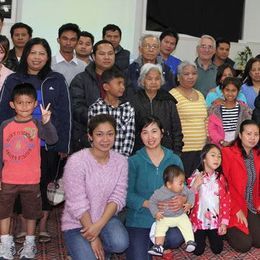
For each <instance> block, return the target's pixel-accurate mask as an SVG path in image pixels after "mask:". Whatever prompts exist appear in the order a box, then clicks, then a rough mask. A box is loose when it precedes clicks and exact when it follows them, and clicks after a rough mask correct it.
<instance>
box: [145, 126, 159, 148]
mask: <svg viewBox="0 0 260 260" xmlns="http://www.w3.org/2000/svg"><path fill="white" fill-rule="evenodd" d="M162 137H163V133H162V131H161V129H160V128H159V126H158V125H157V124H156V123H151V124H150V125H148V126H147V127H145V128H143V129H142V132H141V139H142V141H143V144H144V145H145V147H146V148H148V149H155V148H157V147H158V146H160V145H161V140H162Z"/></svg>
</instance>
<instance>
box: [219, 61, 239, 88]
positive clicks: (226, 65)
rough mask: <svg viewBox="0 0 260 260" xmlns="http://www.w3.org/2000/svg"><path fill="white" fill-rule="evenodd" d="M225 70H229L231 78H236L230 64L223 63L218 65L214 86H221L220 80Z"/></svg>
mask: <svg viewBox="0 0 260 260" xmlns="http://www.w3.org/2000/svg"><path fill="white" fill-rule="evenodd" d="M225 69H230V70H231V73H232V76H233V77H235V76H236V71H235V70H234V68H233V67H232V66H231V65H230V64H228V63H224V64H222V65H220V66H219V67H218V71H217V76H216V84H217V86H220V85H221V82H220V80H221V78H222V76H223V74H224V71H225Z"/></svg>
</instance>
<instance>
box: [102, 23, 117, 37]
mask: <svg viewBox="0 0 260 260" xmlns="http://www.w3.org/2000/svg"><path fill="white" fill-rule="evenodd" d="M107 31H113V32H114V31H118V32H119V35H120V38H121V36H122V32H121V29H120V28H119V27H118V26H117V25H115V24H108V25H106V26H105V27H104V28H103V29H102V37H103V38H104V37H105V35H106V32H107Z"/></svg>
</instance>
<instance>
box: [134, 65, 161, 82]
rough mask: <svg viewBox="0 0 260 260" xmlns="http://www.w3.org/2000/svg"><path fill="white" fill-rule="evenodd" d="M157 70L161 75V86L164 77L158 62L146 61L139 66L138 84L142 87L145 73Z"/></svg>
mask: <svg viewBox="0 0 260 260" xmlns="http://www.w3.org/2000/svg"><path fill="white" fill-rule="evenodd" d="M151 70H155V71H158V72H159V74H160V76H161V86H162V85H163V84H164V83H165V79H164V76H163V71H162V66H161V65H160V64H153V63H146V64H144V65H143V66H142V67H141V72H140V76H139V78H138V85H139V86H141V87H144V85H143V82H144V79H145V77H146V75H147V74H148V73H149V72H150V71H151Z"/></svg>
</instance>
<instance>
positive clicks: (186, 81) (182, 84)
mask: <svg viewBox="0 0 260 260" xmlns="http://www.w3.org/2000/svg"><path fill="white" fill-rule="evenodd" d="M197 78H198V73H197V67H196V65H195V64H194V63H192V62H188V61H183V62H182V63H181V64H180V65H179V66H178V80H179V86H178V87H177V88H174V89H172V90H171V91H170V93H171V94H172V95H173V97H174V98H175V99H176V100H177V101H178V103H177V110H178V113H179V115H180V119H181V126H182V132H183V141H184V146H183V149H182V152H183V153H182V156H181V158H182V161H183V164H184V169H185V173H186V177H189V176H190V175H191V174H192V172H193V171H194V170H195V169H196V167H197V166H198V165H199V162H200V151H201V149H202V147H203V146H204V145H205V143H206V138H207V135H206V120H207V108H206V103H205V99H204V97H203V95H202V94H201V92H199V91H198V90H196V89H194V86H195V83H196V81H197Z"/></svg>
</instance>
